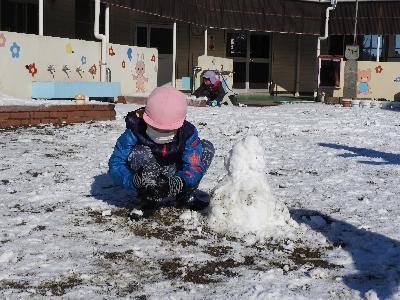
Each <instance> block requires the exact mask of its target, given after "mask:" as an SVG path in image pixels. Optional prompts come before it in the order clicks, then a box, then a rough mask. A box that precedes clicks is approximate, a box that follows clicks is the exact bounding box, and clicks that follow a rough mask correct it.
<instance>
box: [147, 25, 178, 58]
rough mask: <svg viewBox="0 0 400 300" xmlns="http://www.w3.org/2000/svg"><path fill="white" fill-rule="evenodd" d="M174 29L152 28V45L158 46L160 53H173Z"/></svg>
mask: <svg viewBox="0 0 400 300" xmlns="http://www.w3.org/2000/svg"><path fill="white" fill-rule="evenodd" d="M172 35H173V33H172V29H171V28H151V29H150V47H151V48H157V49H158V53H159V54H172V42H173V41H172Z"/></svg>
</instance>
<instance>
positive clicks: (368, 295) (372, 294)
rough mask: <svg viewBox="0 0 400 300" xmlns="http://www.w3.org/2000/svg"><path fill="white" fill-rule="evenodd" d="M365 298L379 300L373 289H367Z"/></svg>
mask: <svg viewBox="0 0 400 300" xmlns="http://www.w3.org/2000/svg"><path fill="white" fill-rule="evenodd" d="M365 299H367V300H379V297H378V295H377V294H376V292H375V291H374V290H369V291H368V292H366V293H365Z"/></svg>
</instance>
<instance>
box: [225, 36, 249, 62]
mask: <svg viewBox="0 0 400 300" xmlns="http://www.w3.org/2000/svg"><path fill="white" fill-rule="evenodd" d="M226 55H227V56H228V57H246V56H247V34H245V33H239V32H229V33H228V34H227V39H226Z"/></svg>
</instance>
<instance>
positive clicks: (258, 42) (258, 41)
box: [250, 34, 269, 58]
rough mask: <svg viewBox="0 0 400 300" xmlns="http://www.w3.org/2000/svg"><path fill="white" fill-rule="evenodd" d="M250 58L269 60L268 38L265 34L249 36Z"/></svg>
mask: <svg viewBox="0 0 400 300" xmlns="http://www.w3.org/2000/svg"><path fill="white" fill-rule="evenodd" d="M250 57H252V58H269V36H268V35H266V34H251V35H250Z"/></svg>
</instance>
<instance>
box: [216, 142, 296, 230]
mask: <svg viewBox="0 0 400 300" xmlns="http://www.w3.org/2000/svg"><path fill="white" fill-rule="evenodd" d="M225 168H226V169H227V171H228V174H227V175H226V177H225V178H224V179H223V180H222V181H221V183H220V184H219V185H218V186H217V187H216V189H215V190H214V192H213V195H212V199H211V201H210V215H209V224H210V227H211V228H212V229H213V230H215V231H217V232H221V233H225V234H231V235H240V236H241V237H244V238H246V237H247V236H249V235H250V236H256V237H257V238H263V237H266V236H270V235H271V234H272V233H273V232H275V231H274V230H273V229H274V228H276V227H277V226H287V224H288V222H289V220H290V216H289V212H288V209H287V208H286V206H285V205H284V204H283V203H279V202H277V201H276V200H275V199H274V197H273V195H272V193H271V191H270V188H269V185H268V182H267V177H266V175H265V171H264V168H265V158H264V149H263V147H262V146H261V144H260V141H259V139H258V138H257V137H254V136H248V137H246V138H245V139H244V140H242V141H240V142H239V143H238V144H236V145H235V146H234V147H233V148H232V150H231V151H230V153H229V155H228V156H227V157H226V159H225Z"/></svg>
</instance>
